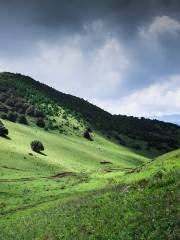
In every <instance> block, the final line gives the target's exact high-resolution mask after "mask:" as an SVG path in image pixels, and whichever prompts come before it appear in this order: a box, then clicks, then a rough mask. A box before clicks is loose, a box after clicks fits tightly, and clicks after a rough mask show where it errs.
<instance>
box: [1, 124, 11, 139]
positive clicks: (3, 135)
mask: <svg viewBox="0 0 180 240" xmlns="http://www.w3.org/2000/svg"><path fill="white" fill-rule="evenodd" d="M8 133H9V131H8V129H7V128H6V127H5V126H4V125H3V123H2V122H1V121H0V136H1V137H6V136H7V135H8Z"/></svg>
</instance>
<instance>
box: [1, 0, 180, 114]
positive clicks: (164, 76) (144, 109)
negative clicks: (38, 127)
mask: <svg viewBox="0 0 180 240" xmlns="http://www.w3.org/2000/svg"><path fill="white" fill-rule="evenodd" d="M0 71H10V72H18V73H22V74H25V75H29V76H31V77H33V78H35V79H36V80H38V81H40V82H44V83H46V84H48V85H50V86H52V87H54V88H56V89H58V90H60V91H62V92H65V93H70V94H72V95H76V96H78V97H82V98H84V99H86V100H88V101H89V102H91V103H94V104H96V105H98V106H100V107H101V108H103V109H105V110H107V111H109V112H111V113H113V114H126V115H133V116H138V117H139V116H144V117H153V116H163V115H172V116H173V115H177V114H180V1H179V0H146V1H145V0H138V1H137V0H96V1H94V0H91V1H88V0H31V1H29V0H0Z"/></svg>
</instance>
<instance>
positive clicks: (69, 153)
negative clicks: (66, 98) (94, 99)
mask: <svg viewBox="0 0 180 240" xmlns="http://www.w3.org/2000/svg"><path fill="white" fill-rule="evenodd" d="M3 123H4V124H5V126H7V128H8V129H9V139H6V138H0V141H1V144H0V149H1V151H0V159H1V162H0V168H1V171H0V186H1V188H0V189H1V193H0V204H1V205H0V207H1V224H0V230H1V231H0V239H3V240H6V239H12V238H13V239H68V240H69V239H162V240H164V239H176V238H177V236H178V228H177V219H178V216H177V214H178V193H179V192H178V186H179V169H180V161H179V160H180V151H179V150H177V151H174V152H171V153H167V154H165V155H162V156H160V157H158V158H156V159H153V160H152V159H148V158H145V157H143V156H140V155H138V154H136V153H134V152H132V151H131V150H129V149H128V148H125V147H123V146H120V145H117V144H115V143H113V142H110V141H108V140H107V139H105V138H104V137H103V136H101V135H100V134H98V133H93V138H94V141H87V140H86V139H84V138H83V137H79V136H76V135H64V134H57V133H56V132H47V131H44V130H42V129H40V128H37V127H35V126H23V125H21V124H17V123H16V124H14V123H12V122H9V121H3ZM34 139H38V140H40V141H42V142H43V144H44V146H45V151H44V153H43V154H38V153H35V152H33V151H32V150H31V148H30V142H31V141H32V140H34ZM157 236H160V237H159V238H157Z"/></svg>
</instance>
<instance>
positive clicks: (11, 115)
mask: <svg viewBox="0 0 180 240" xmlns="http://www.w3.org/2000/svg"><path fill="white" fill-rule="evenodd" d="M17 117H18V115H17V114H16V113H13V112H10V113H8V115H7V119H8V120H9V121H11V122H16V120H17Z"/></svg>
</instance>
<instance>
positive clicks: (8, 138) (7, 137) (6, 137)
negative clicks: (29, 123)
mask: <svg viewBox="0 0 180 240" xmlns="http://www.w3.org/2000/svg"><path fill="white" fill-rule="evenodd" d="M0 137H1V138H5V139H7V140H11V138H10V137H9V136H0Z"/></svg>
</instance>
